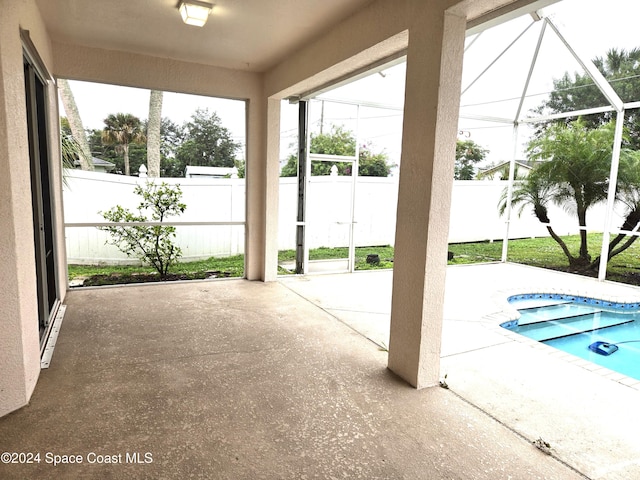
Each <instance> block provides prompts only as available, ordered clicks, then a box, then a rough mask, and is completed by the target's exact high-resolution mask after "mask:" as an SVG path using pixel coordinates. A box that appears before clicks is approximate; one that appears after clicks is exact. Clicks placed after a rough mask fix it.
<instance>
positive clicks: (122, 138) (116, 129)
mask: <svg viewBox="0 0 640 480" xmlns="http://www.w3.org/2000/svg"><path fill="white" fill-rule="evenodd" d="M104 124H105V127H104V130H103V131H102V141H103V142H104V143H105V144H107V145H116V149H118V150H120V151H121V152H122V156H123V159H124V174H125V175H131V172H130V169H129V144H130V143H143V142H144V141H145V135H144V132H143V130H142V122H141V121H140V119H139V118H138V117H136V116H134V115H131V114H129V113H116V114H115V115H114V114H111V115H109V116H108V117H107V118H105V119H104Z"/></svg>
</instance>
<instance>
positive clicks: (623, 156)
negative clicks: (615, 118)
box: [589, 149, 640, 269]
mask: <svg viewBox="0 0 640 480" xmlns="http://www.w3.org/2000/svg"><path fill="white" fill-rule="evenodd" d="M616 200H618V201H619V202H620V203H621V204H622V205H624V206H625V208H626V214H625V218H624V222H623V224H622V226H621V227H620V230H623V231H627V232H631V231H634V230H637V229H638V228H639V227H640V152H637V151H632V150H629V149H622V151H621V153H620V169H619V173H618V190H617V192H616ZM626 237H627V234H625V233H619V234H618V235H616V236H615V237H614V238H613V239H612V240H611V241H610V242H609V247H608V255H607V258H608V259H609V260H610V259H611V258H613V257H615V256H616V255H618V254H620V253H622V252H624V251H625V250H626V249H627V248H629V247H630V246H631V245H633V244H634V243H635V241H636V240H638V237H637V236H635V235H630V236H629V238H626ZM625 238H626V240H625ZM623 240H625V241H624V243H622V241H623ZM621 243H622V245H620V244H621ZM599 263H600V256H598V257H597V258H596V259H595V260H594V261H593V262H591V265H590V266H589V267H590V268H591V269H595V268H597V266H598V265H599Z"/></svg>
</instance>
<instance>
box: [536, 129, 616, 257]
mask: <svg viewBox="0 0 640 480" xmlns="http://www.w3.org/2000/svg"><path fill="white" fill-rule="evenodd" d="M613 128H614V125H613V124H612V123H609V124H606V125H603V126H601V127H598V128H596V129H592V130H590V129H588V128H587V127H586V126H585V124H584V123H583V122H582V121H581V120H577V121H575V122H573V123H571V124H569V125H564V124H554V125H552V126H550V127H549V128H548V129H547V130H546V131H545V132H544V133H543V134H542V135H541V136H540V137H538V138H535V139H533V140H532V141H531V142H530V143H529V146H528V150H527V151H528V153H529V159H530V160H538V161H541V160H547V161H542V162H541V163H540V164H539V165H537V166H536V168H535V170H536V172H537V176H540V178H543V179H545V181H547V182H549V183H550V184H551V185H552V186H553V188H552V189H551V190H550V194H551V200H552V201H553V202H554V203H556V204H557V205H560V206H562V207H564V208H565V209H566V210H568V211H569V212H571V213H574V214H575V215H576V217H577V218H578V225H579V226H580V251H579V254H578V256H577V257H574V256H568V258H569V263H570V265H571V266H574V267H579V266H587V265H589V264H590V263H591V257H590V255H589V251H588V245H587V230H586V227H587V212H588V211H589V209H590V208H591V207H593V206H594V205H596V204H597V203H599V202H601V201H603V200H605V199H606V198H607V191H608V187H609V178H608V177H609V170H610V166H611V154H612V150H613ZM565 253H566V252H565Z"/></svg>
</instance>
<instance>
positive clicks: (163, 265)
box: [98, 182, 186, 278]
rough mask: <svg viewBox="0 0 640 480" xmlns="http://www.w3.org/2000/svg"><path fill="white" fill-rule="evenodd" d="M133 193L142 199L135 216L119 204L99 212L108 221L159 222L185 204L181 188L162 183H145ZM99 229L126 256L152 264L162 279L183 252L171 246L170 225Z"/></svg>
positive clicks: (179, 209)
mask: <svg viewBox="0 0 640 480" xmlns="http://www.w3.org/2000/svg"><path fill="white" fill-rule="evenodd" d="M134 193H135V194H136V195H139V196H141V197H142V200H141V202H140V204H139V205H138V213H137V214H136V213H134V212H131V211H130V210H128V209H126V208H123V207H121V206H120V205H117V206H115V207H113V208H111V209H110V210H108V211H106V212H99V213H100V214H101V215H102V216H103V218H104V219H105V220H107V221H109V222H149V221H155V222H162V221H164V220H165V219H166V218H167V217H170V216H176V215H180V214H182V213H183V212H184V211H185V209H186V205H185V204H184V203H181V202H180V199H181V198H182V191H181V190H180V185H176V186H175V187H173V188H172V187H170V186H169V185H167V184H166V183H164V182H163V183H161V184H160V185H156V184H155V183H152V182H148V183H147V184H146V185H145V186H144V188H143V187H141V186H140V185H136V187H135V189H134ZM147 214H150V218H149V217H148V216H147ZM98 229H99V230H102V231H105V232H108V233H110V234H111V240H109V241H108V242H107V243H110V244H112V245H115V246H116V247H118V249H120V251H121V252H123V253H125V254H127V256H129V257H132V256H135V257H137V258H139V259H140V260H141V261H142V263H146V264H149V265H151V266H152V267H154V268H155V269H156V271H157V272H158V273H159V274H160V276H161V277H162V278H164V277H166V276H167V273H168V271H169V268H170V267H171V266H172V265H173V264H175V263H176V262H177V261H178V259H179V258H180V257H181V256H182V250H181V249H180V248H179V247H177V246H176V245H175V244H174V243H173V239H174V238H175V236H176V233H175V232H176V228H175V227H173V226H168V225H155V226H142V225H141V226H137V225H135V226H113V227H111V226H107V227H98Z"/></svg>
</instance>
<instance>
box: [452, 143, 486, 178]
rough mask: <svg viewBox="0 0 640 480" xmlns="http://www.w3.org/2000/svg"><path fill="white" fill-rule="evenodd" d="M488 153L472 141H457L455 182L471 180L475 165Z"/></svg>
mask: <svg viewBox="0 0 640 480" xmlns="http://www.w3.org/2000/svg"><path fill="white" fill-rule="evenodd" d="M488 152H489V151H488V150H485V149H484V148H482V147H481V146H480V145H478V144H477V143H476V142H474V141H473V140H464V141H463V140H458V142H457V143H456V165H455V169H454V174H453V178H454V179H455V180H473V177H474V176H475V165H476V164H477V163H479V162H481V161H482V160H484V157H485V156H486V155H487V153H488Z"/></svg>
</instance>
